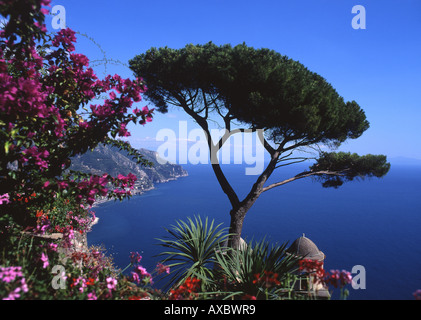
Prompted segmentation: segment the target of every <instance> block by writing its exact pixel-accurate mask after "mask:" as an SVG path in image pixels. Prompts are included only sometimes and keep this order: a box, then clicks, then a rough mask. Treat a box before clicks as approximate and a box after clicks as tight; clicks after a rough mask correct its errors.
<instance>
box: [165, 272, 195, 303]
mask: <svg viewBox="0 0 421 320" xmlns="http://www.w3.org/2000/svg"><path fill="white" fill-rule="evenodd" d="M199 286H200V280H199V279H197V278H194V277H188V278H187V279H186V280H185V281H184V283H183V284H181V285H180V286H178V288H176V289H174V290H171V291H170V296H169V299H170V300H194V299H197V297H198V296H199V295H198V293H197V291H198V290H199Z"/></svg>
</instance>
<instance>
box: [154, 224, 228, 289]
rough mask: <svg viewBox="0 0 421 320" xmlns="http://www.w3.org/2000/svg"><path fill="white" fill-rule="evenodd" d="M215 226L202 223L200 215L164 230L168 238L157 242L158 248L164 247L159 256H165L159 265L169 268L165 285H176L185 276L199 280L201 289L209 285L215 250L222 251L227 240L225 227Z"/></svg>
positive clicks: (211, 277)
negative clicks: (168, 278) (164, 249)
mask: <svg viewBox="0 0 421 320" xmlns="http://www.w3.org/2000/svg"><path fill="white" fill-rule="evenodd" d="M221 225H222V224H218V225H215V224H214V220H212V221H211V222H209V221H208V218H206V219H205V221H204V222H203V221H202V219H201V218H200V216H198V217H194V219H191V218H190V217H189V218H187V221H181V220H179V221H176V224H175V225H172V226H171V228H170V229H167V228H166V229H165V230H166V231H167V232H168V234H169V237H167V239H157V240H159V241H160V243H159V245H161V246H163V247H165V248H167V249H168V250H167V251H164V252H161V253H160V254H158V256H162V257H164V259H163V260H162V263H164V264H166V265H167V266H169V267H170V269H171V273H170V274H169V275H168V277H170V280H169V283H168V285H170V286H178V285H179V284H181V283H183V282H184V281H185V280H186V279H187V278H188V277H197V278H199V279H200V280H202V290H206V289H209V288H206V286H207V285H209V284H210V283H211V282H212V279H213V276H214V272H213V270H214V263H215V261H216V258H215V252H216V250H218V249H219V250H224V249H223V248H224V245H223V243H224V242H226V240H227V238H228V233H226V230H227V228H224V229H222V228H221Z"/></svg>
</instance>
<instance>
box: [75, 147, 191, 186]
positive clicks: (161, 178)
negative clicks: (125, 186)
mask: <svg viewBox="0 0 421 320" xmlns="http://www.w3.org/2000/svg"><path fill="white" fill-rule="evenodd" d="M139 151H140V152H141V153H142V155H143V156H144V158H145V159H146V160H148V161H149V162H151V163H152V166H151V167H145V166H143V165H139V164H137V163H136V161H135V160H133V159H132V157H131V156H129V155H128V154H127V153H126V152H125V151H119V150H118V149H117V148H113V147H110V146H106V145H99V146H98V147H97V148H95V149H94V150H93V151H88V152H86V153H85V154H83V155H78V156H76V157H74V158H73V159H72V165H71V167H70V169H71V170H78V171H82V172H86V173H91V174H98V175H100V174H102V173H105V172H106V173H108V174H110V175H112V176H114V177H116V176H117V175H118V174H123V175H127V174H129V173H132V174H134V175H136V176H137V179H138V180H137V183H136V190H135V192H136V193H141V192H143V191H146V190H150V189H153V188H154V186H155V184H156V183H163V182H167V181H170V180H175V179H177V178H179V177H184V176H187V175H188V174H187V171H186V170H184V169H183V168H182V167H181V166H180V165H177V164H172V163H169V162H167V163H165V164H160V163H159V162H158V159H159V158H158V154H157V153H156V152H154V151H151V150H146V149H140V150H139Z"/></svg>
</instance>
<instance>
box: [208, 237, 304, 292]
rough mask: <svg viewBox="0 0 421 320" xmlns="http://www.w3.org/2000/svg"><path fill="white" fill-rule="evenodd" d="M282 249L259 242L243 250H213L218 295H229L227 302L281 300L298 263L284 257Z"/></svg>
mask: <svg viewBox="0 0 421 320" xmlns="http://www.w3.org/2000/svg"><path fill="white" fill-rule="evenodd" d="M286 246H287V243H283V244H282V245H269V243H268V242H267V241H266V240H261V241H259V242H256V243H255V244H253V243H252V242H250V243H248V244H247V247H245V248H244V249H243V250H233V249H227V248H225V250H217V251H216V260H217V263H218V266H219V269H218V275H217V276H216V277H217V278H219V279H223V280H224V281H223V286H222V287H221V291H225V292H229V294H228V295H226V297H227V298H232V297H235V296H241V297H244V296H254V297H257V298H263V299H278V298H282V295H283V294H284V293H288V292H289V291H290V289H291V282H290V279H292V277H291V275H292V273H293V272H294V271H295V270H296V269H297V265H298V259H297V258H296V257H294V256H292V255H288V254H287V253H286ZM221 284H222V282H221Z"/></svg>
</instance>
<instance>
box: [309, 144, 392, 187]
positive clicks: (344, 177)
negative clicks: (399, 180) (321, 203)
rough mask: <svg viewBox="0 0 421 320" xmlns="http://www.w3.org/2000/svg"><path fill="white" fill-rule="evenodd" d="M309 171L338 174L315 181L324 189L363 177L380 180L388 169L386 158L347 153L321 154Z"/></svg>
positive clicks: (322, 176) (325, 175) (321, 176)
mask: <svg viewBox="0 0 421 320" xmlns="http://www.w3.org/2000/svg"><path fill="white" fill-rule="evenodd" d="M310 169H311V171H330V172H338V175H329V174H322V175H319V176H318V177H317V178H316V179H318V180H320V181H322V182H323V186H324V187H335V188H337V187H339V186H341V185H342V184H343V183H344V182H345V181H352V180H354V179H364V178H365V177H368V178H370V177H377V178H381V177H383V176H385V175H386V174H387V172H388V171H389V169H390V163H388V162H387V159H386V156H383V155H372V154H367V155H364V156H359V155H358V154H356V153H352V154H351V153H349V152H323V153H321V156H320V158H319V159H318V160H317V163H315V164H314V165H313V166H312V167H311V168H310Z"/></svg>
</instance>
